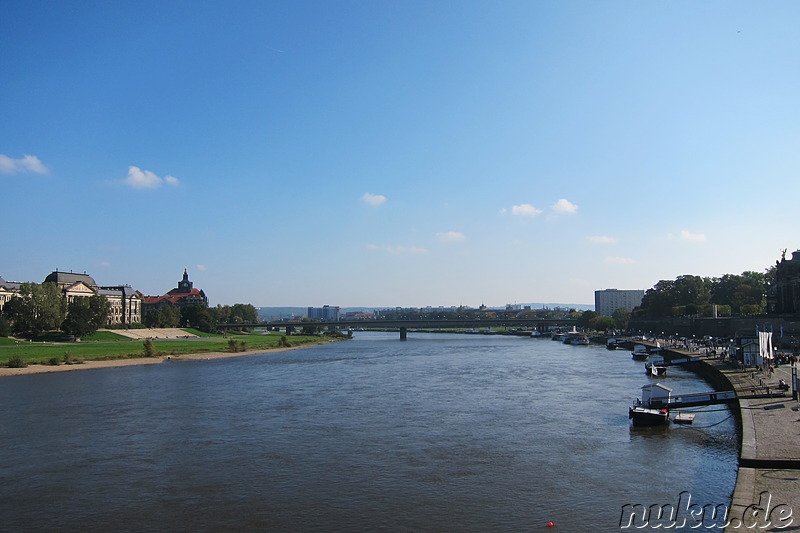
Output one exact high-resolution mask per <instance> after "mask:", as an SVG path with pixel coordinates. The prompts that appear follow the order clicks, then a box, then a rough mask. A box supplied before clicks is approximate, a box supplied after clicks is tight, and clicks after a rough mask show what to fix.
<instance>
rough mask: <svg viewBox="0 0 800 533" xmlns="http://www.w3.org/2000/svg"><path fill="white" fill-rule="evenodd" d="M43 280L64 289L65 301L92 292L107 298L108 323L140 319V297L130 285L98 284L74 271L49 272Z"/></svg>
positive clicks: (129, 322)
mask: <svg viewBox="0 0 800 533" xmlns="http://www.w3.org/2000/svg"><path fill="white" fill-rule="evenodd" d="M44 282H45V283H47V282H52V283H55V284H56V285H57V286H59V287H60V288H61V290H63V291H64V296H65V297H66V298H67V303H69V302H71V301H72V300H74V299H75V298H85V297H87V296H92V295H94V294H99V295H100V296H104V297H105V298H106V300H108V304H109V310H108V323H109V325H115V324H135V323H138V322H141V321H142V297H141V295H140V294H139V293H138V291H134V290H133V289H132V288H131V287H130V285H111V286H102V287H101V286H99V285H97V283H95V281H94V278H92V277H91V276H89V275H88V274H86V273H85V272H84V273H83V274H76V273H74V272H59V271H58V270H56V271H54V272H52V273H50V275H48V276H47V277H46V278H44Z"/></svg>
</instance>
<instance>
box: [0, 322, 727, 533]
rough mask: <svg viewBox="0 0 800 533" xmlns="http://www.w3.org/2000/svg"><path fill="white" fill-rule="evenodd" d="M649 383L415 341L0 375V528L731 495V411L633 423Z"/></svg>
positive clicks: (591, 509) (554, 353)
mask: <svg viewBox="0 0 800 533" xmlns="http://www.w3.org/2000/svg"><path fill="white" fill-rule="evenodd" d="M648 379H649V378H647V377H646V376H645V374H644V372H643V363H641V362H635V361H632V360H631V358H630V353H629V352H623V351H608V350H606V349H604V348H603V347H597V346H588V347H586V346H567V345H563V344H561V343H558V342H553V341H550V340H543V339H531V338H521V337H506V336H481V335H453V334H421V333H411V334H410V336H409V340H408V341H407V342H400V341H399V340H398V336H397V334H396V333H395V334H389V333H357V334H356V338H355V339H354V340H352V341H347V342H341V343H334V344H328V345H324V346H318V347H312V348H305V349H301V350H293V351H288V352H281V353H271V354H270V353H267V354H260V355H254V356H247V357H241V358H231V359H221V360H212V361H183V362H177V361H172V362H165V363H164V364H160V365H147V366H139V367H121V368H112V369H103V370H92V371H78V372H67V373H58V374H40V375H28V376H20V377H13V378H3V379H2V380H0V405H2V409H1V410H0V428H1V429H0V514H1V516H2V520H3V522H2V525H0V529H2V530H4V531H6V530H7V531H23V530H27V531H48V530H49V531H103V532H109V531H135V532H139V531H376V530H383V531H475V532H478V531H480V532H486V531H545V530H548V527H547V523H548V522H550V521H552V522H553V523H554V524H555V528H556V529H555V530H557V531H615V530H619V521H620V516H621V509H622V506H623V505H625V504H637V503H639V504H643V505H645V506H649V505H653V504H659V505H663V504H668V503H675V504H677V502H678V495H679V493H680V492H682V491H689V492H690V494H691V496H692V501H693V502H697V503H699V504H700V505H706V504H715V505H716V504H727V503H729V499H730V495H731V493H732V490H733V486H734V483H735V479H736V457H737V445H738V444H737V443H738V437H737V434H736V431H737V429H736V425H735V422H734V420H733V418H728V417H729V416H730V413H729V412H727V411H715V412H709V413H703V414H700V415H698V417H697V421H696V422H695V425H696V426H712V425H713V424H716V425H713V427H706V428H699V429H688V428H683V427H679V426H674V425H673V426H670V427H666V428H649V429H638V428H636V429H634V428H631V427H630V421H629V420H628V406H629V404H630V402H631V400H632V399H633V398H635V397H636V396H638V395H639V391H640V387H641V386H642V385H644V384H645V383H647V382H648ZM660 380H661V382H662V383H664V384H666V385H667V386H669V387H671V388H673V389H674V390H675V391H676V392H677V393H686V392H696V391H705V390H710V387H709V386H708V385H707V384H706V383H704V382H703V381H702V380H701V379H699V378H698V377H696V376H694V375H693V374H691V373H688V372H685V371H680V370H675V369H671V372H670V375H669V376H667V377H665V378H660ZM726 418H727V420H726ZM720 422H721V423H720ZM551 530H552V528H551Z"/></svg>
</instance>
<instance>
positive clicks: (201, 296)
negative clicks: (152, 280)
mask: <svg viewBox="0 0 800 533" xmlns="http://www.w3.org/2000/svg"><path fill="white" fill-rule="evenodd" d="M142 302H143V305H144V309H145V311H146V310H147V309H155V308H157V307H160V306H162V305H177V306H178V307H186V306H187V305H192V304H200V305H202V306H203V307H208V298H207V297H206V293H205V292H203V291H202V290H201V289H195V288H194V283H192V282H191V281H189V272H188V271H187V269H186V268H184V269H183V278H182V279H181V280H180V281H179V282H178V286H177V287H175V288H174V289H172V290H171V291H169V292H168V293H167V294H165V295H163V296H142Z"/></svg>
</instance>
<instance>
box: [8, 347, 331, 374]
mask: <svg viewBox="0 0 800 533" xmlns="http://www.w3.org/2000/svg"><path fill="white" fill-rule="evenodd" d="M309 346H318V345H317V344H305V345H302V346H292V347H289V348H272V349H269V350H247V351H244V352H236V353H232V352H204V353H196V354H183V355H161V356H158V357H131V358H124V359H107V360H99V361H98V360H91V359H89V360H86V361H84V362H83V363H78V364H71V365H66V364H61V365H57V366H56V365H28V366H26V367H25V368H8V367H0V376H22V375H26V374H44V373H47V372H69V371H71V370H91V369H94V368H110V367H116V366H133V365H154V364H159V363H163V362H164V361H167V360H169V361H190V360H200V359H222V358H225V357H242V356H245V355H253V354H256V353H266V352H285V351H288V350H297V349H299V348H307V347H309Z"/></svg>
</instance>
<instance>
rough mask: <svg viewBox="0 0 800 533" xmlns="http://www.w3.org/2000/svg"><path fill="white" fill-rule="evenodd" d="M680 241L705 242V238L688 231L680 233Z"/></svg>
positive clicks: (700, 234) (702, 235)
mask: <svg viewBox="0 0 800 533" xmlns="http://www.w3.org/2000/svg"><path fill="white" fill-rule="evenodd" d="M681 239H683V240H684V241H692V242H705V241H706V236H705V235H704V234H702V233H692V232H690V231H688V230H683V231H681Z"/></svg>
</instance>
